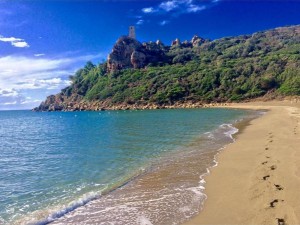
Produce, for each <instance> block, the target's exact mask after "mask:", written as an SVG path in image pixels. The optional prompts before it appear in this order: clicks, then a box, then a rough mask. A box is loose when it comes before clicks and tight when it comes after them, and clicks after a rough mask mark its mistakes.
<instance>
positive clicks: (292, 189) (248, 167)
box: [186, 101, 300, 225]
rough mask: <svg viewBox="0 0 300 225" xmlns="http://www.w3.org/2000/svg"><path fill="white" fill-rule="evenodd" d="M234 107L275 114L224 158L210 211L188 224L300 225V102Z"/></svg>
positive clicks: (210, 187) (212, 180)
mask: <svg viewBox="0 0 300 225" xmlns="http://www.w3.org/2000/svg"><path fill="white" fill-rule="evenodd" d="M230 107H234V108H249V109H268V110H269V111H268V112H267V113H266V114H265V115H264V116H262V117H260V118H258V119H255V120H253V121H251V122H250V125H249V126H247V127H246V128H245V129H244V130H243V132H242V133H240V134H239V135H238V136H237V140H236V142H235V143H233V144H231V145H229V146H227V148H226V149H225V150H224V151H222V152H221V154H219V156H218V162H219V165H218V166H217V167H214V168H213V169H212V170H211V174H209V175H208V176H207V177H206V181H207V184H206V190H205V192H206V194H207V196H208V199H207V200H206V202H205V205H204V209H203V211H202V212H201V213H200V214H199V215H198V216H196V217H194V218H193V219H192V220H190V221H188V222H187V223H186V224H268V225H269V224H280V225H283V224H300V104H299V103H295V102H290V101H288V102H263V103H259V102H257V103H245V104H233V105H232V106H230Z"/></svg>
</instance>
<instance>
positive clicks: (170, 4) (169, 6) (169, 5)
mask: <svg viewBox="0 0 300 225" xmlns="http://www.w3.org/2000/svg"><path fill="white" fill-rule="evenodd" d="M178 6H179V2H178V1H167V2H162V3H160V5H159V8H161V9H163V10H165V11H167V12H170V11H172V10H174V9H176V8H177V7H178Z"/></svg>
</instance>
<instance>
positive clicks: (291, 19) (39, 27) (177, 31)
mask: <svg viewBox="0 0 300 225" xmlns="http://www.w3.org/2000/svg"><path fill="white" fill-rule="evenodd" d="M299 12H300V1H297V0H294V1H288V0H285V1H284V0H282V1H280V0H274V1H270V0H264V1H262V0H261V1H258V0H252V1H250V0H249V1H245V0H240V1H233V0H232V1H229V0H151V1H150V0H148V1H147V0H140V1H139V0H119V1H118V0H111V1H110V0H98V1H96V0H94V1H87V0H86V1H83V0H82V1H80V0H74V1H72V0H23V1H18V0H0V110H10V109H31V108H33V107H35V106H38V105H39V104H40V102H41V101H43V100H45V98H46V96H48V95H51V94H56V93H58V92H59V91H60V90H61V89H62V88H64V87H66V86H68V85H70V81H69V79H68V77H69V76H70V75H72V74H74V73H75V72H76V70H78V69H79V68H81V67H83V66H84V65H85V63H86V62H87V61H92V62H93V63H95V64H98V63H101V62H104V61H105V60H106V58H107V55H108V54H109V52H110V51H111V49H112V47H113V45H114V43H115V42H116V40H117V39H118V37H120V36H121V35H127V34H128V27H129V26H131V25H134V26H135V27H136V35H137V39H138V40H139V41H141V42H145V41H156V40H158V39H159V40H161V41H162V42H163V43H164V44H166V45H170V43H171V41H172V40H175V39H176V38H179V39H180V40H181V41H184V40H191V38H192V37H193V35H195V34H197V35H199V36H201V37H204V38H208V39H211V40H214V39H218V38H222V37H228V36H237V35H242V34H251V33H254V32H256V31H261V30H267V29H271V28H275V27H279V26H287V25H297V24H300V14H299Z"/></svg>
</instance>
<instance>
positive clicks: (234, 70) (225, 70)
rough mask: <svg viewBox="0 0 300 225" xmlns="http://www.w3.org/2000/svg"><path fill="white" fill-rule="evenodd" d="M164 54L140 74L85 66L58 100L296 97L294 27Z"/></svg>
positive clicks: (299, 62) (299, 55) (299, 84)
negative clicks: (161, 60)
mask: <svg viewBox="0 0 300 225" xmlns="http://www.w3.org/2000/svg"><path fill="white" fill-rule="evenodd" d="M166 49H168V50H167V52H166V56H167V57H166V60H165V61H164V62H159V63H157V64H155V65H153V64H149V65H147V66H146V67H145V68H142V69H124V70H120V71H115V72H113V73H108V72H107V68H106V67H107V65H106V63H102V64H99V65H93V64H92V63H91V62H88V63H87V64H86V66H85V67H84V68H82V69H80V70H78V71H77V72H76V74H75V75H74V76H71V77H70V79H71V81H72V84H71V85H70V86H69V87H67V88H65V89H63V90H62V91H61V93H60V94H58V95H60V96H62V97H63V99H64V101H66V99H69V100H70V101H72V100H74V99H81V100H86V101H106V102H110V103H111V104H117V103H126V104H133V103H140V102H152V103H155V104H173V103H174V102H176V101H187V100H192V101H193V100H195V101H202V102H226V101H240V100H245V99H251V98H256V97H259V96H263V95H265V94H266V93H268V92H272V93H276V94H280V95H300V26H291V27H283V28H277V29H273V30H268V31H264V32H257V33H254V34H253V35H242V36H238V37H227V38H222V39H218V40H215V41H210V42H205V43H203V44H201V45H200V46H194V47H193V46H186V45H183V44H182V45H176V46H172V47H168V48H166Z"/></svg>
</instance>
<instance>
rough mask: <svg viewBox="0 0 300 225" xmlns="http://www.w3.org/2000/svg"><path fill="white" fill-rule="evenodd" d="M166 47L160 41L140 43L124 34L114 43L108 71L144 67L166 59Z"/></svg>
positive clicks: (109, 57) (108, 60) (108, 62)
mask: <svg viewBox="0 0 300 225" xmlns="http://www.w3.org/2000/svg"><path fill="white" fill-rule="evenodd" d="M164 49H165V47H164V45H163V44H162V43H161V42H160V41H157V42H156V43H153V42H149V43H143V44H142V43H140V42H139V41H137V40H136V39H133V38H131V37H127V36H122V37H120V38H119V39H118V40H117V42H116V44H115V45H114V47H113V49H112V52H111V53H110V54H109V55H108V59H107V68H108V72H114V71H117V70H122V69H127V68H134V69H138V68H143V67H145V66H146V65H148V64H149V63H158V62H160V61H164V60H165V58H166V56H165V51H164Z"/></svg>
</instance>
